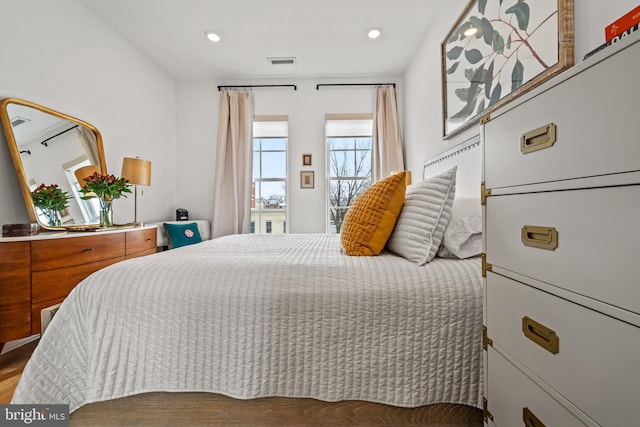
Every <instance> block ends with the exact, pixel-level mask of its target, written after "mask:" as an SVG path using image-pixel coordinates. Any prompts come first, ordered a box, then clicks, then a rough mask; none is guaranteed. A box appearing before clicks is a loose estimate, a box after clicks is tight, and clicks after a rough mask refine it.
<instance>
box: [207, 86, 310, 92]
mask: <svg viewBox="0 0 640 427" xmlns="http://www.w3.org/2000/svg"><path fill="white" fill-rule="evenodd" d="M238 87H292V88H293V90H298V86H296V85H241V86H218V92H220V91H221V90H222V89H226V88H238Z"/></svg>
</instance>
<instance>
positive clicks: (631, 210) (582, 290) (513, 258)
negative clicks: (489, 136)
mask: <svg viewBox="0 0 640 427" xmlns="http://www.w3.org/2000/svg"><path fill="white" fill-rule="evenodd" d="M486 207H487V219H486V246H487V261H488V262H489V263H491V264H493V265H494V266H499V267H501V268H504V269H507V270H510V271H513V272H516V273H519V274H522V275H524V276H528V277H531V278H534V279H537V280H540V281H542V282H546V283H549V284H552V285H554V286H557V287H560V288H563V289H567V290H569V291H572V292H575V293H577V294H580V295H584V296H587V297H590V298H593V299H595V300H599V301H602V302H605V303H608V304H611V305H613V306H617V307H620V308H623V309H626V310H629V311H631V312H635V313H640V286H638V283H639V280H640V279H639V278H640V262H638V245H640V227H638V226H637V225H636V224H637V222H638V219H639V218H640V185H633V186H626V187H612V188H598V189H585V190H571V191H556V192H546V193H532V194H515V195H505V196H495V197H494V196H492V197H489V198H488V199H487V206H486ZM524 226H529V227H527V228H526V229H525V231H524V233H525V234H526V235H527V236H529V237H530V238H531V240H530V241H529V242H528V244H535V243H536V241H539V242H544V241H545V239H546V238H547V237H548V235H546V234H545V233H546V232H547V231H549V229H548V228H549V227H553V228H555V230H556V231H557V248H556V249H554V250H548V249H541V248H538V247H532V246H526V245H525V243H523V240H522V239H523V227H524ZM536 226H539V227H545V228H543V231H544V233H541V234H537V232H538V231H539V230H536V229H535V228H534V227H536ZM551 232H552V230H551Z"/></svg>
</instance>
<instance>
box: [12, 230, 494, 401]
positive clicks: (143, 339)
mask: <svg viewBox="0 0 640 427" xmlns="http://www.w3.org/2000/svg"><path fill="white" fill-rule="evenodd" d="M481 328H482V287H481V277H480V262H479V259H478V257H469V258H466V259H458V258H441V257H435V258H433V259H432V260H430V262H428V263H426V264H424V265H418V264H417V263H415V262H413V261H411V260H409V259H407V258H406V257H403V256H399V255H397V254H395V253H393V252H391V251H388V250H384V251H383V252H382V253H380V255H378V256H347V255H345V253H344V251H343V249H342V247H341V241H340V236H338V235H324V234H289V235H235V236H226V237H222V238H217V239H213V240H208V241H204V242H202V243H199V244H196V245H190V246H186V247H183V248H178V249H173V250H171V251H166V252H160V253H157V254H155V255H152V256H148V257H144V258H136V259H131V260H127V261H123V262H120V263H118V264H114V265H112V266H109V267H107V268H105V269H103V270H101V271H99V272H97V273H94V274H93V275H92V276H90V277H88V278H87V279H85V280H84V281H83V282H82V283H81V284H80V285H78V286H77V287H76V288H75V289H74V290H73V291H72V292H71V294H70V295H69V296H68V298H67V299H66V300H65V301H64V303H63V304H62V306H61V308H60V310H59V311H58V312H57V314H56V316H55V317H54V319H53V321H52V322H51V324H50V325H49V326H48V328H47V330H46V333H45V334H43V336H42V338H41V341H40V343H39V345H38V347H37V348H36V350H35V351H34V353H33V356H32V358H31V360H30V361H29V363H28V364H27V366H26V368H25V371H24V373H23V375H22V377H21V379H20V383H19V385H18V387H17V389H16V392H15V394H14V397H13V401H12V403H41V402H47V403H63V404H69V406H70V411H71V412H74V411H76V410H78V409H79V408H81V407H83V406H85V405H88V404H91V403H94V402H103V401H110V400H113V399H119V398H124V397H127V396H135V395H141V394H144V393H153V392H184V393H186V392H206V393H216V394H221V395H225V396H229V397H232V398H236V399H255V398H264V397H274V396H277V397H289V398H313V399H317V400H320V401H326V402H338V401H353V400H355V401H366V402H376V403H381V404H386V405H392V406H394V407H404V408H415V407H422V406H425V405H431V404H436V403H453V404H461V405H467V406H471V407H476V408H478V407H481V399H482V394H483V384H482V349H481V336H482V334H481Z"/></svg>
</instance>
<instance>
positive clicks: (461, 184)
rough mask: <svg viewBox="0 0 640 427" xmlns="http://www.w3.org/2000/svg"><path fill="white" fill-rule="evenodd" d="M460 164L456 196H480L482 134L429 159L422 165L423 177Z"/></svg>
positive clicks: (457, 174)
mask: <svg viewBox="0 0 640 427" xmlns="http://www.w3.org/2000/svg"><path fill="white" fill-rule="evenodd" d="M453 166H458V170H457V172H456V197H478V198H479V197H480V182H481V181H482V149H481V144H480V134H477V135H474V136H472V137H471V138H469V139H467V140H465V141H463V142H461V143H459V144H457V145H455V146H453V147H451V148H450V149H448V150H446V151H443V152H442V153H440V154H438V155H436V156H434V157H432V158H430V159H427V160H426V161H425V162H424V163H423V165H422V179H425V178H429V177H431V176H434V175H438V174H440V173H442V172H445V171H447V170H449V169H450V168H452V167H453Z"/></svg>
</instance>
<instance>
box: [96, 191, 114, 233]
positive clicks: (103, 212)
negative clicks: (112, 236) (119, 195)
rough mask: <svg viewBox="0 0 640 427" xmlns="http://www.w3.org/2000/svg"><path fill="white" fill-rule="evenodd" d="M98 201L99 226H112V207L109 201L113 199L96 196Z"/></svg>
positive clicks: (111, 201)
mask: <svg viewBox="0 0 640 427" xmlns="http://www.w3.org/2000/svg"><path fill="white" fill-rule="evenodd" d="M98 200H99V201H100V228H111V227H113V209H112V206H111V203H113V200H111V199H108V198H106V197H98Z"/></svg>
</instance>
